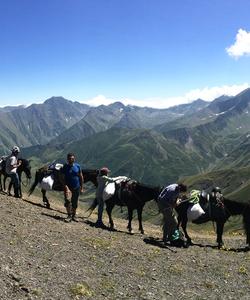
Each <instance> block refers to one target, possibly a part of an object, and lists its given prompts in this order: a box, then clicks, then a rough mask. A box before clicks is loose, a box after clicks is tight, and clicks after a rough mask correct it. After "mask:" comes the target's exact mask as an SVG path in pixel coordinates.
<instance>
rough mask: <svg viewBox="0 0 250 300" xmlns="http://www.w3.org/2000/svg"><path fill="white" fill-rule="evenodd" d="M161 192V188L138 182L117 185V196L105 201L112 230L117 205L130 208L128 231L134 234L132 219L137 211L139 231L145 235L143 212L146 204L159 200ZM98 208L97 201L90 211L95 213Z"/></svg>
mask: <svg viewBox="0 0 250 300" xmlns="http://www.w3.org/2000/svg"><path fill="white" fill-rule="evenodd" d="M160 191H161V188H160V187H152V186H149V185H146V184H142V183H139V182H136V181H130V182H127V183H125V184H121V185H118V184H116V189H115V194H114V195H113V196H112V197H111V198H109V199H107V200H106V201H105V203H106V211H107V213H108V217H109V224H110V229H111V230H113V229H114V222H113V219H112V210H113V208H114V206H115V205H119V206H127V208H128V226H127V228H128V230H129V232H130V233H131V232H132V224H131V223H132V219H133V211H134V210H136V211H137V216H138V222H139V230H140V232H141V233H142V234H144V229H143V226H142V211H143V207H144V205H145V203H146V202H148V201H150V200H157V198H158V196H159V193H160ZM96 206H97V201H96V199H95V200H94V202H93V203H92V205H91V207H90V208H89V210H91V211H93V210H94V209H95V207H96Z"/></svg>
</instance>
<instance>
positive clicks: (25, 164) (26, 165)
mask: <svg viewBox="0 0 250 300" xmlns="http://www.w3.org/2000/svg"><path fill="white" fill-rule="evenodd" d="M18 160H19V161H21V165H20V166H19V167H18V168H17V174H18V176H19V180H20V185H19V191H18V193H19V196H20V197H21V198H22V189H21V184H22V173H23V172H24V173H25V175H26V178H27V179H28V180H30V179H31V166H30V161H29V160H27V159H25V158H19V159H18ZM5 164H6V162H5V161H2V168H1V171H0V191H5V190H6V179H7V178H8V177H9V175H8V174H7V173H6V171H5ZM2 175H3V177H4V178H3V185H2ZM11 187H12V182H10V184H9V187H8V194H9V195H11Z"/></svg>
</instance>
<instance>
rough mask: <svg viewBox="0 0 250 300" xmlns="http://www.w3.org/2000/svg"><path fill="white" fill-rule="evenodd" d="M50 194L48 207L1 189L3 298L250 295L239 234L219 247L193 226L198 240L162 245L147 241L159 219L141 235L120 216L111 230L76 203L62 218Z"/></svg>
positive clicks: (157, 231) (248, 270) (155, 232)
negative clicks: (70, 219) (183, 245)
mask: <svg viewBox="0 0 250 300" xmlns="http://www.w3.org/2000/svg"><path fill="white" fill-rule="evenodd" d="M52 195H53V194H51V195H50V198H51V200H52V201H51V203H52V208H53V210H46V209H45V208H42V207H41V206H40V199H38V198H36V197H31V198H28V199H25V200H16V199H14V198H12V197H7V196H6V195H0V208H1V209H0V215H1V225H0V226H1V246H0V247H1V256H0V265H1V268H0V272H1V273H0V274H1V276H0V298H1V299H3V300H9V299H12V300H17V299H19V300H21V299H44V300H45V299H46V300H47V299H53V300H55V299H58V300H59V299H60V300H61V299H95V300H98V299H133V300H136V299H138V300H139V299H148V300H150V299H155V300H156V299H157V300H158V299H218V298H219V299H239V298H240V299H248V297H249V289H250V285H249V283H250V267H249V266H250V264H249V260H250V256H249V252H241V248H240V247H242V246H243V245H244V240H245V237H242V236H240V235H236V236H231V235H230V236H229V235H227V236H225V242H226V245H227V246H228V247H231V248H230V249H227V251H223V250H221V251H219V250H217V249H214V248H213V247H212V246H213V245H214V242H215V236H214V234H212V235H210V234H208V232H203V233H202V234H196V233H195V232H191V234H192V236H194V240H195V241H196V242H197V243H200V246H193V247H190V248H188V249H178V248H170V249H168V248H161V247H158V246H157V245H152V244H148V243H146V242H149V241H150V239H149V236H153V237H155V238H157V237H159V236H160V235H161V231H160V228H159V226H153V225H151V224H148V223H146V222H145V226H144V227H145V231H146V236H142V235H140V234H138V233H137V231H136V230H135V232H136V234H134V235H129V234H127V232H126V222H125V221H122V220H118V219H115V224H116V227H117V229H119V231H117V232H110V231H107V230H101V229H97V228H94V227H92V226H90V225H91V223H88V222H87V220H86V219H83V216H84V215H85V212H84V210H83V206H82V205H80V208H79V217H80V218H79V219H80V222H79V223H70V224H67V223H64V222H63V218H65V214H64V208H63V204H62V203H61V202H57V201H56V200H55V199H53V196H52ZM81 198H82V196H81ZM93 218H94V219H91V220H92V221H93V220H95V218H96V216H95V215H94V216H93ZM91 220H90V221H91ZM133 226H134V228H137V224H135V221H134V223H133ZM206 245H207V246H206ZM235 247H236V248H237V249H238V250H237V251H238V252H237V251H236V248H235Z"/></svg>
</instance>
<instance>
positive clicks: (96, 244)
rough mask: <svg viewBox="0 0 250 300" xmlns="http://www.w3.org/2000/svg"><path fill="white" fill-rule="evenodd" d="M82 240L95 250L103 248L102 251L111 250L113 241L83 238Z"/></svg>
mask: <svg viewBox="0 0 250 300" xmlns="http://www.w3.org/2000/svg"><path fill="white" fill-rule="evenodd" d="M82 240H83V241H84V242H85V243H87V244H88V245H90V246H91V247H93V248H94V249H97V248H102V249H110V246H111V241H110V240H104V239H101V238H86V237H84V238H82Z"/></svg>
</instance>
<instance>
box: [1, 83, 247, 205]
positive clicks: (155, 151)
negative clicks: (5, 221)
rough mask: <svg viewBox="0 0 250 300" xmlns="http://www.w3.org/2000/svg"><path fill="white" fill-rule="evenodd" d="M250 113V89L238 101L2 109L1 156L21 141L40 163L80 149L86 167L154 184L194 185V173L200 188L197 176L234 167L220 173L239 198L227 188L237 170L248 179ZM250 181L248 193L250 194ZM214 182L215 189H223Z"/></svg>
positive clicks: (58, 103)
mask: <svg viewBox="0 0 250 300" xmlns="http://www.w3.org/2000/svg"><path fill="white" fill-rule="evenodd" d="M249 112H250V89H247V90H245V91H243V92H241V93H240V94H238V95H236V96H234V97H228V96H222V97H219V98H217V99H215V100H214V101H212V102H206V101H203V100H201V99H198V100H196V101H194V102H192V103H188V104H183V105H178V106H175V107H170V108H167V109H155V108H149V107H137V106H131V105H128V106H125V105H123V104H122V103H121V102H115V103H113V104H110V105H107V106H104V105H101V106H97V107H91V106H88V105H86V104H82V103H79V102H73V101H70V100H66V99H64V98H62V97H52V98H50V99H48V100H46V101H45V102H44V103H42V104H33V105H31V106H29V107H27V108H25V107H22V106H21V107H16V108H14V107H8V108H2V109H1V110H0V117H1V118H0V151H1V152H2V153H3V154H5V153H7V152H8V151H9V149H10V147H12V145H14V144H18V145H19V146H21V147H22V153H23V155H24V156H27V157H32V158H33V160H34V162H36V163H37V165H39V164H41V163H46V162H51V161H52V160H63V161H64V160H65V156H66V153H67V152H69V151H70V152H71V151H73V152H75V153H76V156H77V160H78V161H79V162H80V163H81V164H82V165H83V166H86V167H91V168H99V167H101V166H103V165H107V166H109V168H111V169H112V171H113V174H114V175H127V176H129V177H132V178H135V179H137V180H140V181H143V182H145V183H149V184H155V185H158V184H159V185H166V184H168V183H171V182H174V181H176V180H178V179H180V178H182V180H187V181H188V179H187V176H192V177H190V178H192V179H190V180H191V181H190V182H192V185H194V186H195V182H199V180H198V177H197V178H196V176H198V175H197V174H199V178H202V177H203V176H204V174H210V175H205V176H210V177H213V176H212V175H211V174H217V173H216V172H218V170H227V171H226V172H225V173H223V172H222V173H221V174H224V175H223V176H225V186H223V180H220V185H222V187H224V188H225V189H226V190H227V192H228V193H229V194H232V192H233V191H231V190H230V189H228V188H227V187H226V184H228V182H230V179H228V178H229V177H228V176H229V175H228V174H230V170H231V172H232V173H233V174H236V175H235V176H234V177H233V176H232V185H233V186H235V184H233V183H234V182H236V180H235V178H236V177H237V176H238V175H237V174H238V173H237V172H239V176H242V174H243V173H244V172H243V171H242V170H245V169H244V168H247V167H248V166H249V162H250V157H249V153H250V151H249V150H250V142H249V138H250V113H249ZM244 174H247V172H245V173H244ZM223 176H222V177H220V178H223ZM244 176H245V177H244V180H243V181H244V184H243V186H242V188H244V190H248V186H249V181H248V180H247V178H246V177H247V176H246V175H244ZM213 178H214V180H213V181H211V182H210V186H211V185H213V184H216V177H213ZM233 178H234V179H233ZM196 179H197V180H196ZM233 180H234V182H233ZM210 186H208V185H207V184H205V185H204V186H202V187H203V188H209V187H210ZM245 194H246V193H244V195H245ZM238 195H240V193H238ZM249 200H250V199H249Z"/></svg>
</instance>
